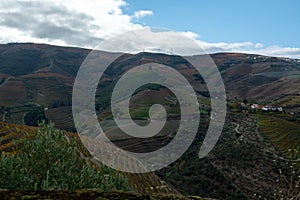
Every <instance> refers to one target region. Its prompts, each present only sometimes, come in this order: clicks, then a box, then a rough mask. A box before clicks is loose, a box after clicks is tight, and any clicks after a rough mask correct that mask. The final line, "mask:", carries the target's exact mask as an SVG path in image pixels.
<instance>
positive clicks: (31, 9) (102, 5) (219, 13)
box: [0, 0, 300, 59]
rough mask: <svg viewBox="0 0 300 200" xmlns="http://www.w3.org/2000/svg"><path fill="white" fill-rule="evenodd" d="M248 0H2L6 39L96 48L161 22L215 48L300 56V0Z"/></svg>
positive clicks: (1, 27)
mask: <svg viewBox="0 0 300 200" xmlns="http://www.w3.org/2000/svg"><path fill="white" fill-rule="evenodd" d="M208 2H210V3H208ZM241 2H242V3H241ZM245 2H246V1H237V0H228V1H218V0H212V1H201V0H190V1H176V0H175V1H174V0H173V1H171V0H160V1H158V0H151V1H150V0H42V1H38V0H1V1H0V43H8V42H35V43H48V44H55V45H66V46H78V47H85V48H94V47H95V46H97V45H98V44H99V42H101V41H103V40H105V39H107V38H108V37H110V36H113V35H116V34H119V33H123V32H126V31H130V30H135V29H139V28H143V27H161V28H167V29H172V30H175V31H178V32H182V33H184V34H185V35H186V36H188V37H190V38H192V39H193V40H195V41H197V43H198V44H199V45H200V46H201V47H203V48H204V49H205V50H206V51H207V52H210V53H214V52H246V53H257V54H263V55H271V56H283V57H291V58H299V59H300V37H299V35H300V12H299V10H300V1H297V0H289V1H283V0H282V1H280V0H272V1H270V0H265V1H259V0H253V1H250V0H249V1H248V2H246V3H245ZM249 2H251V3H249Z"/></svg>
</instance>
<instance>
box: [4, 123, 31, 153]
mask: <svg viewBox="0 0 300 200" xmlns="http://www.w3.org/2000/svg"><path fill="white" fill-rule="evenodd" d="M34 129H35V128H33V127H29V126H22V125H12V124H7V123H3V122H0V152H13V151H15V150H16V146H15V143H14V141H17V140H19V139H21V138H25V137H27V138H31V137H33V136H34V134H33V133H34Z"/></svg>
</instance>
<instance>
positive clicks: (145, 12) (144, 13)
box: [133, 10, 153, 19]
mask: <svg viewBox="0 0 300 200" xmlns="http://www.w3.org/2000/svg"><path fill="white" fill-rule="evenodd" d="M151 15H153V12H152V11H151V10H139V11H135V12H134V15H133V18H136V19H139V18H142V17H146V16H151Z"/></svg>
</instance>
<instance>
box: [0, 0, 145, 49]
mask: <svg viewBox="0 0 300 200" xmlns="http://www.w3.org/2000/svg"><path fill="white" fill-rule="evenodd" d="M126 5H127V4H126V2H125V1H123V0H101V1H99V0H85V1H84V3H83V2H82V1H81V0H52V1H50V0H43V1H42V2H41V1H27V0H26V1H24V0H22V1H20V0H1V1H0V29H1V32H0V41H1V42H37V41H38V42H46V43H51V44H58V45H72V46H81V47H89V48H93V47H95V46H96V45H97V44H98V43H99V42H100V41H102V40H103V39H104V38H107V37H110V36H113V35H116V34H118V33H121V32H125V31H129V30H133V29H137V28H141V27H142V26H141V25H139V24H135V23H132V22H131V17H130V16H129V15H125V14H123V12H122V7H124V6H126ZM24 39H28V40H27V41H25V40H24Z"/></svg>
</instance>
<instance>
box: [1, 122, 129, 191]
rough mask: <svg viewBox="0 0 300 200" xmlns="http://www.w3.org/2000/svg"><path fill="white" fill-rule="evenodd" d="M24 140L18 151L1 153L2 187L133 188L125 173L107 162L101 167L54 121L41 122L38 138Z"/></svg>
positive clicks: (37, 188) (53, 188)
mask: <svg viewBox="0 0 300 200" xmlns="http://www.w3.org/2000/svg"><path fill="white" fill-rule="evenodd" d="M20 142H21V144H22V145H21V146H22V147H21V149H19V150H18V151H17V154H16V155H8V154H2V155H1V159H0V188H3V189H22V190H23V189H25V190H61V189H63V190H75V189H83V188H90V189H91V188H94V189H100V190H103V191H111V190H124V191H128V190H131V187H130V186H129V183H128V179H127V178H126V177H125V176H124V175H122V174H120V173H118V172H116V171H114V170H112V169H111V168H108V167H106V166H102V167H101V168H100V169H99V168H97V167H95V166H94V165H93V164H92V163H91V162H89V161H87V160H85V159H84V158H81V156H80V152H79V150H78V148H77V146H76V145H71V144H69V143H68V142H67V140H66V138H65V134H64V132H63V131H60V130H57V129H55V128H53V125H51V124H50V125H46V124H41V125H40V127H39V128H38V130H37V134H36V137H35V138H34V139H32V140H28V139H27V140H25V139H24V140H23V141H20Z"/></svg>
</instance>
